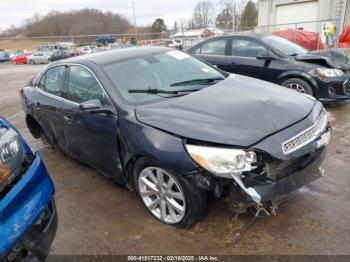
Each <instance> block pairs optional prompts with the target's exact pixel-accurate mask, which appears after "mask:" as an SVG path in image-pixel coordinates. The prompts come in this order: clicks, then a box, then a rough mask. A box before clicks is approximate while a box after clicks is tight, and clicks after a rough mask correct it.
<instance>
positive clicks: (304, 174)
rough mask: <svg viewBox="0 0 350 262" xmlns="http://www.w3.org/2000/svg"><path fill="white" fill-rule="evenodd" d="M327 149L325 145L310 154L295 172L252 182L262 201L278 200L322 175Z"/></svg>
mask: <svg viewBox="0 0 350 262" xmlns="http://www.w3.org/2000/svg"><path fill="white" fill-rule="evenodd" d="M325 155H326V149H325V148H324V147H323V148H321V149H319V150H318V151H316V152H314V153H312V154H310V155H309V156H308V157H307V158H306V159H304V160H303V162H300V166H299V168H298V169H297V170H295V171H294V172H293V173H291V174H289V175H287V176H285V177H283V178H281V179H277V180H276V181H271V180H270V179H266V180H265V181H263V180H261V181H260V180H259V181H254V182H252V183H251V185H250V186H252V187H253V188H254V189H255V191H256V192H257V193H258V194H259V195H260V196H261V202H267V201H277V200H278V199H280V198H283V197H285V196H287V195H289V194H290V193H291V192H293V191H295V190H297V189H299V188H300V187H302V186H305V185H308V184H310V183H311V182H313V181H314V180H316V179H317V178H320V177H322V175H323V171H322V166H321V164H322V162H323V160H324V159H325Z"/></svg>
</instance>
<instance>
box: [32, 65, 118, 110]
mask: <svg viewBox="0 0 350 262" xmlns="http://www.w3.org/2000/svg"><path fill="white" fill-rule="evenodd" d="M58 66H64V67H69V66H80V67H83V68H85V69H87V70H88V71H89V72H90V73H91V74H92V75H93V77H94V78H95V79H96V81H97V83H98V84H99V86H100V87H101V89H102V92H103V93H104V94H105V95H106V98H107V100H108V103H109V104H110V106H111V107H112V109H113V112H114V114H116V115H117V111H116V109H115V107H114V105H113V103H112V100H111V99H110V97H109V95H108V94H107V92H106V91H105V89H104V87H103V85H102V84H101V82H100V80H99V79H98V77H97V76H96V75H95V74H94V72H92V70H91V69H90V68H89V67H87V66H85V65H83V64H79V63H62V64H57V65H55V66H52V67H50V68H48V69H46V70H45V71H44V72H43V73H42V75H41V77H40V79H39V81H38V82H37V83H36V85H35V88H37V90H39V92H41V93H42V94H44V95H47V96H49V97H51V98H53V99H56V100H59V101H61V102H68V103H71V104H73V105H77V106H79V105H80V104H79V103H77V102H74V101H72V100H69V99H66V98H64V97H60V96H56V95H53V94H50V93H49V92H46V91H45V90H42V89H41V88H39V87H38V84H39V83H40V82H41V79H42V78H43V76H44V75H45V74H46V72H47V71H48V70H50V69H52V68H55V67H58ZM66 70H67V68H66ZM67 80H69V78H68V79H67Z"/></svg>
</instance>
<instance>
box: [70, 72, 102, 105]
mask: <svg viewBox="0 0 350 262" xmlns="http://www.w3.org/2000/svg"><path fill="white" fill-rule="evenodd" d="M67 99H69V100H71V101H73V102H76V103H79V104H80V103H84V102H86V101H89V100H93V99H98V100H100V102H101V104H102V105H108V102H107V98H106V96H105V93H104V92H103V89H102V87H101V86H100V84H99V83H98V81H97V80H96V78H95V76H94V75H93V74H92V73H91V72H90V71H89V70H87V69H86V68H83V67H81V66H71V67H70V69H69V78H68V90H67Z"/></svg>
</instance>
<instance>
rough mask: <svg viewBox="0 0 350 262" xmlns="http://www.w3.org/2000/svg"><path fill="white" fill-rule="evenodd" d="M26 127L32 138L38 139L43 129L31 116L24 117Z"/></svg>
mask: <svg viewBox="0 0 350 262" xmlns="http://www.w3.org/2000/svg"><path fill="white" fill-rule="evenodd" d="M26 124H27V127H28V129H29V131H30V133H31V134H32V136H33V137H34V138H40V137H41V136H42V134H43V129H42V127H41V125H40V124H39V123H38V121H36V120H35V118H34V117H32V116H31V115H26Z"/></svg>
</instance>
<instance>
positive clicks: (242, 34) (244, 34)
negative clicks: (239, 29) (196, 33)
mask: <svg viewBox="0 0 350 262" xmlns="http://www.w3.org/2000/svg"><path fill="white" fill-rule="evenodd" d="M232 36H239V37H251V38H257V39H260V38H262V37H264V36H267V35H266V34H262V33H232V34H227V35H222V36H215V37H232Z"/></svg>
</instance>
